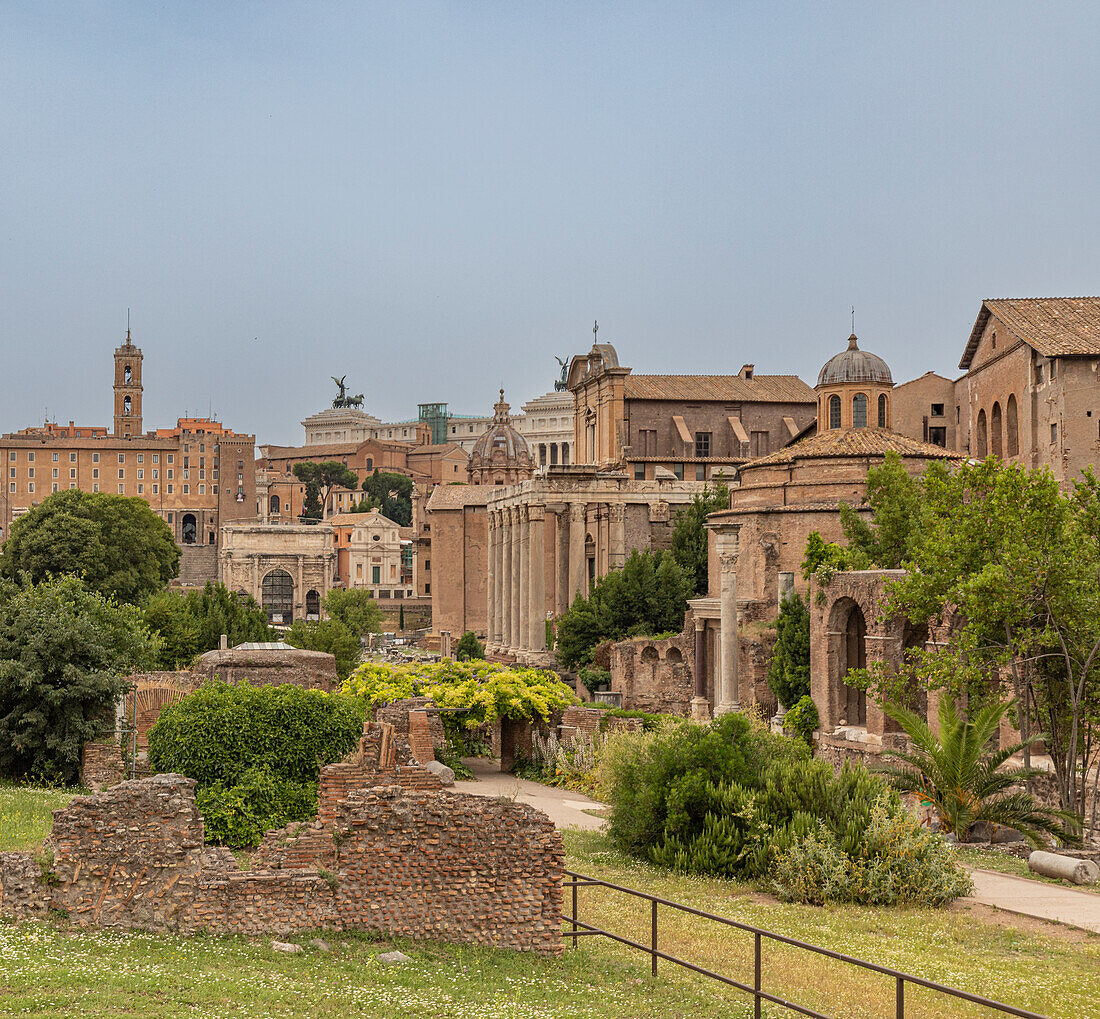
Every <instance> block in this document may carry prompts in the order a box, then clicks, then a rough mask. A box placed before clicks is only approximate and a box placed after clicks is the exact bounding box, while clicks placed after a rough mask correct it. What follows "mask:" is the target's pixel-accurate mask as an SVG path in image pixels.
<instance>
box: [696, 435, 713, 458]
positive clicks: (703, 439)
mask: <svg viewBox="0 0 1100 1019" xmlns="http://www.w3.org/2000/svg"><path fill="white" fill-rule="evenodd" d="M695 455H696V456H710V432H696V433H695Z"/></svg>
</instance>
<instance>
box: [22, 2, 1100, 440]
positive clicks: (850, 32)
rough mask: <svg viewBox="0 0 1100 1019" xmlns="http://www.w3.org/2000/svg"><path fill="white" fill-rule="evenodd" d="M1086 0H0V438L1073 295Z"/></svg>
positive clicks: (1094, 216)
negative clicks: (136, 365)
mask: <svg viewBox="0 0 1100 1019" xmlns="http://www.w3.org/2000/svg"><path fill="white" fill-rule="evenodd" d="M1098 42H1100V5H1097V4H1053V3H1048V4H1034V3H1012V2H999V3H988V4H982V3H967V4H959V3H957V2H952V3H921V4H882V3H865V4H844V3H830V4H822V3H817V2H814V3H803V4H796V3H782V2H761V3H737V2H732V0H730V2H726V3H721V4H708V3H701V2H699V3H691V4H669V3H667V2H662V3H643V2H637V3H622V2H619V3H599V2H593V0H586V2H580V3H553V2H542V3H537V4H536V3H519V2H517V3H479V2H473V0H467V2H462V3H453V2H452V3H418V2H413V0H402V2H399V3H394V4H387V3H342V4H338V3H325V2H317V0H313V2H309V3H298V4H292V3H279V2H272V0H266V2H263V3H248V2H236V3H233V4H225V3H201V2H188V3H183V2H179V3H149V2H141V3H107V2H85V3H64V2H51V3H49V4H43V3H37V2H25V3H12V2H8V0H0V379H2V382H0V431H11V430H14V429H17V428H22V427H26V426H28V425H32V424H39V423H41V422H42V420H43V418H44V416H45V415H46V414H47V413H48V415H49V418H50V419H51V420H58V421H63V422H64V421H68V420H70V419H74V420H76V421H77V422H78V423H84V424H108V425H109V424H110V420H111V414H112V409H111V406H112V405H111V390H110V387H111V382H112V360H111V357H112V350H113V348H114V347H115V346H116V345H118V344H119V343H120V342H121V341H122V339H123V338H124V336H125V331H126V317H127V310H128V309H129V315H130V322H131V328H132V335H133V338H134V342H135V343H137V344H138V345H139V346H141V347H142V348H143V350H144V354H145V358H144V383H145V394H144V415H145V426H146V427H147V428H151V427H157V426H166V425H170V424H174V422H175V419H176V418H177V417H179V416H183V415H185V414H205V413H207V412H208V411H210V410H212V411H213V413H214V414H215V416H217V417H218V418H219V419H220V420H222V421H223V422H224V423H225V424H226V425H228V426H229V427H231V428H233V429H235V430H237V431H243V432H249V433H251V432H254V433H255V434H256V436H257V442H258V443H265V442H275V443H293V442H300V441H302V429H301V427H300V425H299V422H300V421H301V419H302V418H303V417H305V416H307V415H308V414H311V413H315V412H317V411H319V410H321V409H323V408H324V407H326V406H328V405H329V403H330V401H331V399H332V397H333V396H334V395H335V386H334V385H333V383H332V381H331V380H330V376H333V375H336V376H340V375H345V374H346V375H347V376H348V387H349V391H350V393H352V394H356V393H363V394H364V397H365V400H364V409H366V410H369V411H370V412H371V413H373V414H376V415H377V416H379V417H380V418H382V419H383V420H395V419H396V420H400V419H407V418H412V417H415V416H416V405H417V404H418V403H422V402H446V403H448V404H449V405H450V408H451V410H452V411H453V412H457V413H461V414H489V413H491V412H492V404H493V402H494V400H495V399H496V391H497V390H498V389H499V388H500V387H501V386H503V387H504V388H505V390H506V395H507V398H508V399H509V400H510V401H511V403H512V405H513V407H518V406H519V405H520V404H522V403H523V402H524V401H525V400H528V399H530V398H532V397H534V396H536V395H538V394H540V393H543V392H546V391H547V390H549V389H550V388H552V383H553V380H554V378H555V377H556V375H557V372H558V366H557V362H556V361H555V356H558V357H562V358H568V357H569V356H572V355H574V354H579V353H584V352H586V351H587V350H588V348H589V347H590V345H591V342H592V324H593V321H594V320H597V319H598V320H599V323H600V331H599V339H600V341H601V342H606V343H611V344H613V345H614V346H615V348H616V350H617V352H618V355H619V361H620V363H621V364H623V365H626V366H629V367H631V368H632V369H633V370H634V371H635V372H637V373H688V374H695V373H718V374H721V373H733V372H736V371H738V369H739V368H740V367H741V365H742V364H743V363H745V362H752V363H754V364H755V365H756V371H757V372H758V373H796V374H798V375H801V376H802V377H803V378H804V379H806V380H807V381H809V382H810V384H813V382H814V381H815V379H816V374H817V371H818V369H819V368H820V366H821V364H822V363H824V361H825V360H827V359H828V358H829V357H830V356H831V355H832V354H834V353H836V352H837V351H839V350H840V349H842V348H843V347H844V346H845V345H846V343H845V341H846V339H847V336H848V334H849V332H850V331H851V326H852V319H851V309H852V307H853V306H854V307H855V328H856V332H857V333H858V334H859V336H860V343H861V346H863V347H864V348H865V349H868V350H872V351H874V352H875V353H877V354H879V355H880V356H882V357H884V358H885V359H886V360H887V362H888V363H889V364H890V365H891V368H892V370H893V374H894V378H895V381H898V382H900V381H904V380H906V379H909V378H913V377H915V376H917V375H920V374H921V373H923V372H925V371H929V370H934V371H938V372H940V373H942V374H947V375H951V376H952V377H954V376H955V375H957V374H958V370H957V365H958V361H959V357H960V356H961V353H962V350H963V347H964V346H965V343H966V340H967V338H968V336H969V333H970V329H971V327H972V325H973V322H974V319H975V318H976V316H977V313H978V310H979V308H980V305H981V301H982V299H983V298H986V297H1032V296H1080V295H1091V294H1096V293H1098V292H1100V284H1098V279H1100V245H1098V226H1100V223H1098V218H1100V217H1098V211H1100V210H1098V203H1100V187H1098V181H1100V174H1098V169H1100V113H1098V111H1100V61H1097V60H1096V51H1097V44H1098Z"/></svg>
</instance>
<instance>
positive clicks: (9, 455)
mask: <svg viewBox="0 0 1100 1019" xmlns="http://www.w3.org/2000/svg"><path fill="white" fill-rule="evenodd" d="M8 459H9V460H10V461H11V462H12V463H15V450H14V449H13V450H12V451H11V452H10V453H9V454H8Z"/></svg>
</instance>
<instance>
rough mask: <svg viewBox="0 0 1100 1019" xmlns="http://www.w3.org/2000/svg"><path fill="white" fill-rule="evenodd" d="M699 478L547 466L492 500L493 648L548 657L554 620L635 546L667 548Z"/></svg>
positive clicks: (510, 654)
mask: <svg viewBox="0 0 1100 1019" xmlns="http://www.w3.org/2000/svg"><path fill="white" fill-rule="evenodd" d="M704 487H705V486H704V483H703V482H698V481H678V480H674V479H669V480H667V481H656V482H655V481H631V480H629V479H628V478H627V476H626V475H625V474H624V473H622V472H617V471H597V470H595V469H594V468H592V467H585V466H575V467H558V468H554V467H551V468H549V469H548V470H547V471H546V473H545V474H544V475H540V476H539V477H536V478H533V479H531V480H529V481H524V482H521V483H520V484H517V485H511V486H508V487H507V488H501V489H499V490H497V491H495V492H494V493H493V494H492V495H491V496H490V498H489V501H488V512H489V541H488V546H487V548H488V564H487V565H488V574H487V575H488V590H489V599H488V600H489V619H488V627H487V630H488V644H487V647H486V650H487V651H488V652H489V653H491V654H493V655H498V656H501V657H507V658H513V659H515V660H516V661H521V662H526V663H531V664H549V663H550V660H551V657H552V653H553V652H552V650H551V649H550V647H549V646H548V641H547V625H546V624H547V621H548V620H551V619H553V618H554V617H555V616H560V615H561V614H562V613H564V612H565V611H566V609H568V607H569V606H570V605H571V604H572V602H573V599H574V598H576V596H577V595H578V594H580V595H587V594H588V593H589V591H590V590H591V587H592V585H593V584H594V583H595V581H596V579H597V578H599V577H602V576H603V575H604V574H606V573H607V572H608V571H609V570H613V569H618V568H620V567H621V566H622V565H623V564H624V563H625V562H626V559H627V556H628V555H629V554H630V553H631V552H632V551H633V550H634V549H641V550H643V551H644V550H651V549H660V548H667V547H668V543H669V540H670V538H671V535H672V526H673V524H674V522H675V513H676V510H677V509H679V508H681V507H682V506H685V505H686V504H688V503H690V502H691V500H692V498H693V497H694V496H695V495H697V494H699V493H700V492H702V491H703V489H704Z"/></svg>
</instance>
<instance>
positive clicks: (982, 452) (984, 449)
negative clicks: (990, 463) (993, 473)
mask: <svg viewBox="0 0 1100 1019" xmlns="http://www.w3.org/2000/svg"><path fill="white" fill-rule="evenodd" d="M975 439H976V440H977V446H978V459H979V460H984V459H985V458H986V457H987V456H989V430H988V429H987V428H986V424H985V411H984V410H980V411H978V427H977V434H976V435H975Z"/></svg>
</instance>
